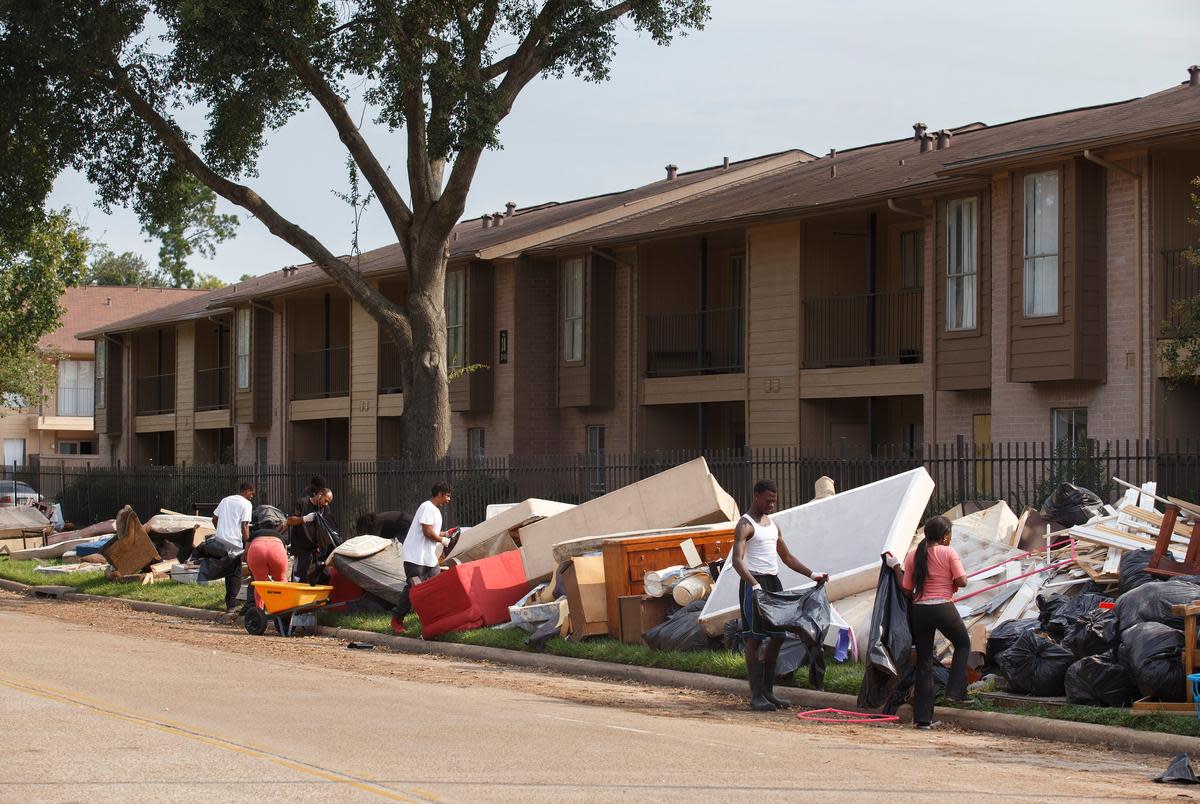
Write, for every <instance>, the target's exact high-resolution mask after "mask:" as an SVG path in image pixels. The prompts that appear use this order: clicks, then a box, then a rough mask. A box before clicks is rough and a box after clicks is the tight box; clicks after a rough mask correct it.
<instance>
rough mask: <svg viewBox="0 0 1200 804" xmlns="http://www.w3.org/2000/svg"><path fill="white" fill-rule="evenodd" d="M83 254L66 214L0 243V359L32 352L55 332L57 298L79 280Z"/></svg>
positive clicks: (78, 232)
mask: <svg viewBox="0 0 1200 804" xmlns="http://www.w3.org/2000/svg"><path fill="white" fill-rule="evenodd" d="M87 250H88V242H87V238H86V237H85V236H84V231H83V229H82V228H81V227H80V226H78V225H77V224H75V223H74V222H72V221H71V218H70V215H69V213H68V211H67V210H63V211H62V212H55V213H51V214H50V215H47V216H45V217H44V218H42V219H40V220H37V221H35V222H34V223H33V225H32V226H31V227H30V228H28V229H25V230H24V231H21V232H18V233H16V235H15V236H14V237H11V238H4V239H2V240H0V298H2V299H4V304H3V305H0V354H5V355H8V354H9V353H12V352H17V351H20V350H23V349H27V348H33V347H34V346H36V344H37V342H38V339H39V338H41V337H42V336H43V335H46V334H48V333H50V332H53V331H54V330H55V328H57V327H58V324H59V321H60V320H61V319H62V313H63V310H62V307H61V306H60V304H59V299H60V298H61V296H62V294H63V291H65V290H66V288H67V286H68V285H74V284H76V283H78V281H79V278H80V277H81V276H82V275H83V271H84V265H85V262H86V260H87Z"/></svg>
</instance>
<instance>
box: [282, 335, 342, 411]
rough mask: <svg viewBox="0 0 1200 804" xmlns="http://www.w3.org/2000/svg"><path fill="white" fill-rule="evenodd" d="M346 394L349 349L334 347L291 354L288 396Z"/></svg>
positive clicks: (316, 396) (304, 397) (306, 397)
mask: <svg viewBox="0 0 1200 804" xmlns="http://www.w3.org/2000/svg"><path fill="white" fill-rule="evenodd" d="M348 393H350V348H349V347H347V346H334V347H331V348H329V349H316V350H314V351H309V352H296V353H294V354H293V355H292V399H328V398H329V397H334V396H346V395H347V394H348Z"/></svg>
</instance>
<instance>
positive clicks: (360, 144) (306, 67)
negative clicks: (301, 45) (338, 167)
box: [285, 46, 413, 241]
mask: <svg viewBox="0 0 1200 804" xmlns="http://www.w3.org/2000/svg"><path fill="white" fill-rule="evenodd" d="M285 50H286V55H287V59H288V63H289V64H290V65H291V67H292V72H294V73H295V74H296V76H297V77H298V78H299V79H300V82H301V83H302V84H304V88H305V89H307V90H308V92H309V94H310V95H312V96H313V97H314V98H316V99H317V102H318V103H319V104H321V108H323V109H324V110H325V114H326V115H327V116H328V117H329V119H330V120H331V121H332V122H333V125H334V128H336V129H337V132H338V138H339V139H341V141H342V144H343V145H345V146H346V150H348V151H349V152H350V155H351V156H352V157H353V158H354V163H355V164H356V165H358V169H359V170H361V171H362V174H363V178H365V179H366V180H367V184H369V185H370V186H371V189H372V190H374V191H375V196H376V198H378V199H379V204H380V206H382V207H383V211H384V213H385V214H386V215H387V217H388V221H389V222H390V223H391V224H392V230H393V231H394V232H395V233H396V237H397V238H398V239H399V240H401V241H403V240H404V239H405V238H406V236H407V234H408V230H409V227H410V226H411V225H412V217H413V216H412V210H410V209H409V208H408V205H407V204H405V203H404V199H403V198H402V197H401V195H400V193H399V191H398V190H397V189H396V185H395V184H393V183H392V180H391V177H389V176H388V174H387V171H386V170H384V168H383V166H382V165H380V164H379V160H377V159H376V158H375V153H374V152H373V151H372V150H371V147H370V146H369V145H367V141H366V140H365V139H364V138H363V136H362V132H361V131H359V129H358V126H357V125H355V123H354V118H352V117H351V116H350V112H349V111H347V109H346V104H345V103H344V102H343V101H342V98H341V96H340V95H338V94H337V92H335V91H334V89H333V87H332V86H330V84H329V82H328V81H326V80H325V76H323V75H322V74H321V72H320V71H319V70H318V69H317V68H316V67H314V66H313V64H312V63H311V62H310V61H308V59H306V58H304V57H303V56H301V55H300V54H299V53H297V52H296V50H295V48H294V47H291V46H288V47H286V48H285Z"/></svg>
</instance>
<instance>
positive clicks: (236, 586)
mask: <svg viewBox="0 0 1200 804" xmlns="http://www.w3.org/2000/svg"><path fill="white" fill-rule="evenodd" d="M212 542H213V540H212V539H209V540H207V541H206V542H204V544H202V545H200V547H198V548H196V552H197V553H198V554H200V555H201V556H203V557H202V558H201V559H200V570H199V572H198V573H197V575H196V580H198V581H199V582H200V583H206V582H208V581H215V580H217V579H218V578H224V579H225V608H227V609H228V608H232V607H233V606H236V605H237V596H238V592H240V591H242V555H241V553H238V554H236V555H230V554H229V551H228V550H227V549H226V548H225V547H224V546H222V545H220V544H215V543H212Z"/></svg>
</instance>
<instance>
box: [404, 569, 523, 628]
mask: <svg viewBox="0 0 1200 804" xmlns="http://www.w3.org/2000/svg"><path fill="white" fill-rule="evenodd" d="M528 591H529V585H528V584H527V583H526V582H525V571H524V567H523V566H522V564H521V556H520V555H519V554H518V553H517V552H515V551H509V552H507V553H502V554H500V555H498V556H489V557H488V558H481V559H480V560H478V561H471V562H469V563H466V564H459V565H458V566H456V567H451V568H450V569H448V570H444V571H443V572H442V573H440V574H439V575H436V576H434V577H432V578H430V579H429V580H427V581H423V582H421V583H419V584H417V585H416V586H414V587H413V588H412V590H411V591H410V592H409V600H410V601H412V606H413V610H414V611H416V613H417V616H418V617H419V618H420V619H421V635H422V637H424V638H425V639H433V638H434V637H437V636H440V635H441V634H444V633H447V632H448V631H465V630H469V629H472V628H482V627H484V626H487V625H499V624H500V623H505V622H508V619H509V614H508V607H509V606H511V605H513V604H514V603H516V602H517V601H518V600H520V599H521V598H522V597H524V596H525V594H526V593H527V592H528Z"/></svg>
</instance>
